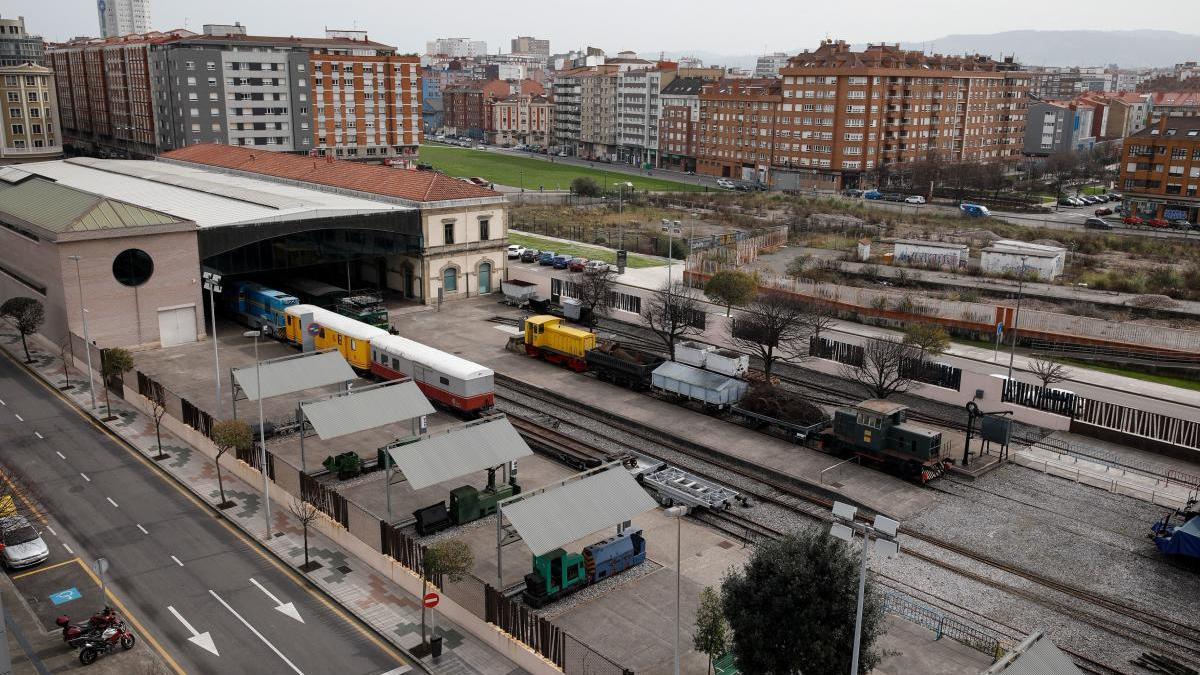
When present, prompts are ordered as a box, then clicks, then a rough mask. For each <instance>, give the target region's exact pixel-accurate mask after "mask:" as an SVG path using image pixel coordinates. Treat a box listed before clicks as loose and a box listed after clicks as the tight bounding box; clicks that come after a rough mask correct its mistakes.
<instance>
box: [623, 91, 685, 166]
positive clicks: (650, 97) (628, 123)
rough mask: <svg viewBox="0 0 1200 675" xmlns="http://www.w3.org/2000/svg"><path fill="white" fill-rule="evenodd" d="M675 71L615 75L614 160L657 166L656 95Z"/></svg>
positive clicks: (658, 105)
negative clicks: (615, 129) (615, 147)
mask: <svg viewBox="0 0 1200 675" xmlns="http://www.w3.org/2000/svg"><path fill="white" fill-rule="evenodd" d="M675 74H676V71H675V70H673V69H672V70H660V69H657V68H656V69H646V70H626V71H623V72H620V73H618V74H617V144H618V145H619V146H620V147H619V148H618V149H617V159H618V160H619V161H622V162H625V163H628V164H650V165H652V166H656V165H657V164H658V131H659V130H658V126H659V119H660V118H661V117H662V101H661V100H660V97H659V94H660V92H662V90H663V87H665V86H667V85H668V84H670V83H671V81H672V80H674V79H675Z"/></svg>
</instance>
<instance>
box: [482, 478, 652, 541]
mask: <svg viewBox="0 0 1200 675" xmlns="http://www.w3.org/2000/svg"><path fill="white" fill-rule="evenodd" d="M655 506H657V504H656V503H655V501H654V499H653V498H652V497H650V495H648V494H646V491H645V490H643V489H642V486H641V485H638V483H637V481H636V480H634V478H633V476H632V475H630V473H629V472H628V471H624V470H621V469H609V470H607V471H604V472H603V473H598V474H595V475H592V476H588V477H587V478H582V479H580V480H577V481H574V482H570V483H567V484H565V485H563V486H561V487H557V488H554V489H553V490H547V491H545V492H540V493H538V494H535V495H532V496H530V497H526V498H524V499H520V500H518V501H513V502H511V503H508V504H503V505H502V510H503V512H504V516H505V517H506V518H508V522H510V523H512V525H513V527H515V528H516V530H517V533H518V534H520V535H521V539H523V540H524V541H525V544H526V545H527V546H528V547H529V550H530V551H532V552H533V554H534V555H543V554H545V553H548V552H550V551H553V550H554V549H556V548H559V547H560V546H564V545H566V544H569V543H571V542H573V541H575V540H577V539H580V538H582V537H585V536H587V535H589V534H591V533H593V532H596V531H599V530H603V529H604V528H606V527H612V526H614V525H617V524H619V523H623V522H625V521H627V520H632V519H633V517H634V516H638V515H641V514H643V513H645V512H646V511H649V510H651V509H653V508H655Z"/></svg>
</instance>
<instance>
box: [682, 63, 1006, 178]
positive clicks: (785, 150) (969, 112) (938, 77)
mask: <svg viewBox="0 0 1200 675" xmlns="http://www.w3.org/2000/svg"><path fill="white" fill-rule="evenodd" d="M780 72H781V75H782V78H781V79H782V88H781V94H782V102H781V105H780V119H779V121H778V129H777V130H776V136H777V138H778V147H777V148H776V151H775V161H776V163H777V164H778V165H779V166H781V167H784V168H786V169H788V171H786V172H783V173H784V174H785V175H781V176H779V178H780V179H781V180H783V181H784V182H783V183H782V184H781V185H779V187H784V188H785V189H799V188H800V187H809V186H812V187H818V186H820V187H824V188H828V189H841V188H846V187H855V186H857V185H858V184H859V182H860V177H861V175H862V174H863V173H864V172H868V171H872V170H876V176H877V177H878V176H881V175H883V174H887V173H890V172H892V171H894V170H902V169H903V167H904V165H905V164H907V163H910V162H914V161H919V160H923V159H927V158H929V157H933V156H937V157H941V158H943V159H945V160H947V161H954V162H977V163H990V162H1009V161H1015V160H1016V159H1019V158H1020V156H1021V152H1022V148H1023V141H1024V134H1025V108H1026V98H1027V93H1028V91H1029V77H1028V75H1027V74H1026V73H1023V72H1021V71H1019V70H1017V66H1016V64H1015V63H1012V62H1011V61H1004V62H997V61H994V60H992V59H991V58H988V57H984V56H968V57H957V56H941V55H927V54H924V53H922V52H910V51H903V50H901V49H899V48H898V47H896V46H889V45H872V46H869V47H867V48H866V49H865V50H863V51H861V52H854V51H852V50H851V48H850V46H849V45H848V44H846V43H845V42H844V41H837V42H833V41H825V42H824V43H822V44H821V46H820V47H819V48H818V49H817V50H816V51H814V52H805V53H803V54H800V55H798V56H796V57H794V58H793V59H792V60H791V61H790V63H789V65H788V66H787V67H786V68H783V69H782V70H781V71H780ZM702 101H703V97H702ZM702 124H703V120H702ZM701 131H702V136H703V129H702V130H701ZM701 145H702V146H703V141H702V142H701ZM756 154H762V153H756ZM786 174H791V175H786Z"/></svg>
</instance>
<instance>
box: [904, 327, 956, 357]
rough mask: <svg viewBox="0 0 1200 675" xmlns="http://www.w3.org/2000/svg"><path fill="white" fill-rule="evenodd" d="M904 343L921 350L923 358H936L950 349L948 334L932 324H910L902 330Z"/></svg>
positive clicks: (943, 329)
mask: <svg viewBox="0 0 1200 675" xmlns="http://www.w3.org/2000/svg"><path fill="white" fill-rule="evenodd" d="M904 343H905V344H909V345H912V346H914V347H916V348H917V349H920V350H921V353H922V354H924V355H925V356H937V355H939V354H942V353H944V352H945V351H946V350H947V349H948V348H949V347H950V334H949V333H947V332H946V329H945V328H942V327H941V326H938V325H936V324H932V323H911V324H909V325H908V327H907V328H905V329H904Z"/></svg>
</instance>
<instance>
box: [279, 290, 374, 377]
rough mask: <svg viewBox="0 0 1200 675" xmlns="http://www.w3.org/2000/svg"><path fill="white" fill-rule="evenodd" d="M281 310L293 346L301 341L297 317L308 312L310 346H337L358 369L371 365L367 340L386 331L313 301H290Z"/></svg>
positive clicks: (368, 341) (302, 335)
mask: <svg viewBox="0 0 1200 675" xmlns="http://www.w3.org/2000/svg"><path fill="white" fill-rule="evenodd" d="M285 313H286V314H287V339H288V342H291V343H292V344H294V345H296V346H301V345H303V344H304V328H305V327H304V326H301V325H300V319H301V317H302V316H303V315H305V314H312V324H311V325H310V326H309V327H308V328H309V330H310V332H312V339H313V347H315V348H316V349H329V348H335V349H337V350H338V351H339V352H341V354H342V356H343V357H344V358H345V359H346V362H347V363H349V364H350V366H351V367H353V368H355V369H357V370H360V371H368V370H370V369H371V340H374V339H375V338H378V337H382V336H384V335H387V334H388V333H387V331H385V330H383V329H382V328H376V327H374V326H368V325H367V324H365V323H363V322H361V321H355V320H354V319H351V318H349V317H345V316H342V315H341V314H337V313H334V312H331V311H329V310H327V309H321V308H320V307H316V306H314V305H292V306H291V307H288V308H287V309H286V310H285Z"/></svg>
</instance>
